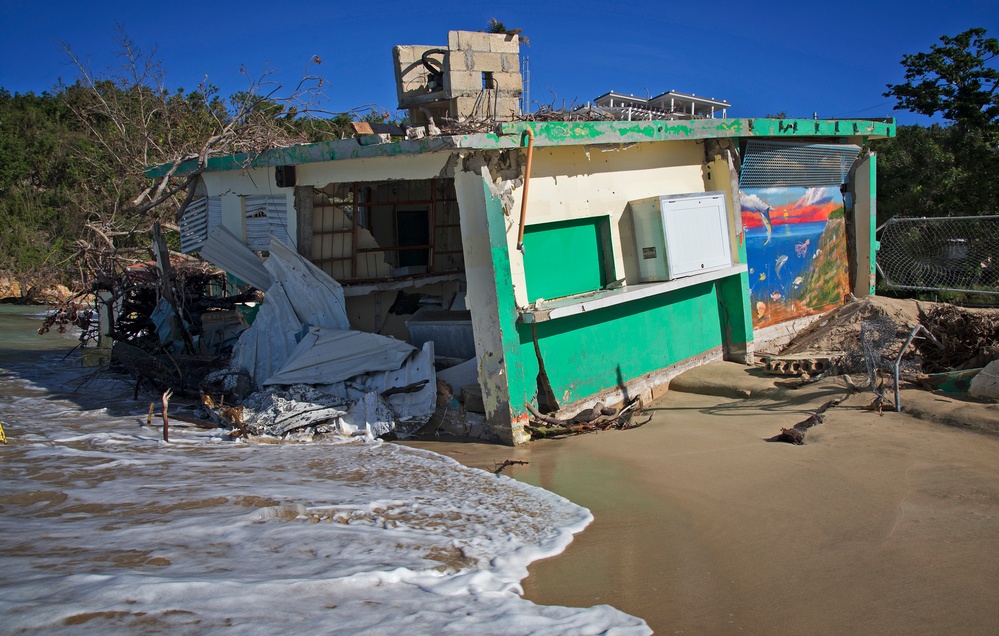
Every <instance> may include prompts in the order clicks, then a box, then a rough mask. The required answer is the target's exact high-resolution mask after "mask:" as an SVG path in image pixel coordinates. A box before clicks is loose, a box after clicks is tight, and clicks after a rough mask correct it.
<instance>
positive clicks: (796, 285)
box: [791, 276, 804, 289]
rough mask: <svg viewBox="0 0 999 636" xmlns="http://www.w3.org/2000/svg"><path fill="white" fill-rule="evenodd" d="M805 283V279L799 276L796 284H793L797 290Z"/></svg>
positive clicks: (795, 280) (795, 281)
mask: <svg viewBox="0 0 999 636" xmlns="http://www.w3.org/2000/svg"><path fill="white" fill-rule="evenodd" d="M803 282H804V279H803V278H802V277H801V276H799V277H797V278H795V279H794V282H792V283H791V284H792V285H794V288H795V289H798V288H799V287H801V283H803Z"/></svg>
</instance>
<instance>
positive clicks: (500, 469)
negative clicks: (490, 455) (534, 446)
mask: <svg viewBox="0 0 999 636" xmlns="http://www.w3.org/2000/svg"><path fill="white" fill-rule="evenodd" d="M529 463H530V462H522V461H519V460H516V459H507V460H506V461H504V462H503V463H502V464H500V465H499V466H498V467H497V468H496V470H494V471H493V474H494V475H499V474H500V473H501V472H503V469H504V468H506V467H507V466H527V465H528V464H529Z"/></svg>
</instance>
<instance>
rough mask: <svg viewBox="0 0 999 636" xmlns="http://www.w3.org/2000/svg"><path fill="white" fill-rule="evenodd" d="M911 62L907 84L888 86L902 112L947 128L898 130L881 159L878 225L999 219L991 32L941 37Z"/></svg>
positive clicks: (998, 127)
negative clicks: (919, 219)
mask: <svg viewBox="0 0 999 636" xmlns="http://www.w3.org/2000/svg"><path fill="white" fill-rule="evenodd" d="M940 41H941V44H939V45H933V46H931V47H930V51H929V52H928V53H915V54H912V55H905V56H903V58H902V65H903V66H904V67H905V69H906V70H905V80H906V81H905V82H904V83H901V84H889V85H888V89H889V90H888V92H887V93H885V95H886V96H894V97H895V98H896V99H897V100H898V103H897V104H896V106H895V108H896V110H909V111H912V112H915V113H919V114H922V115H929V116H933V115H940V116H942V117H943V118H944V119H945V120H947V122H948V123H947V124H946V125H941V124H933V125H931V126H929V127H924V126H899V127H898V129H897V136H896V137H895V138H894V139H884V140H879V141H876V142H873V143H872V144H871V145H872V147H873V149H875V150H876V151H877V152H878V221H879V223H883V222H884V221H886V220H888V219H889V218H891V217H892V216H895V215H901V216H965V215H980V214H999V152H997V149H996V145H997V143H999V69H997V68H996V64H997V60H999V43H997V41H996V39H995V38H989V37H987V34H986V31H985V29H979V28H975V29H969V30H967V31H965V32H964V33H961V34H959V35H956V36H954V37H947V36H943V37H941V38H940Z"/></svg>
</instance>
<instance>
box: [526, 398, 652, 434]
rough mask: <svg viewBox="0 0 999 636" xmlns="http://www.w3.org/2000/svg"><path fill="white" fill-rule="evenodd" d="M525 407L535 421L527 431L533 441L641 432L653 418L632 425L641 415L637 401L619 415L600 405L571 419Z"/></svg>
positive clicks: (629, 404)
mask: <svg viewBox="0 0 999 636" xmlns="http://www.w3.org/2000/svg"><path fill="white" fill-rule="evenodd" d="M525 406H526V407H527V410H528V411H529V412H530V413H531V415H532V416H533V419H534V423H532V424H530V425H528V426H527V427H526V428H527V430H528V431H529V432H530V433H531V439H539V438H552V437H564V436H567V435H580V434H582V433H592V432H595V431H606V430H610V429H616V430H622V431H623V430H627V429H630V428H638V427H639V426H642V425H644V424H647V423H648V422H649V420H651V419H652V416H651V415H650V416H649V417H648V418H647V419H645V420H644V421H642V422H637V423H636V422H634V421H633V418H634V415H635V414H636V413H637V412H640V411H642V402H641V400H639V399H638V398H635V399H633V400H631V401H630V402H628V404H626V405H625V406H624V408H622V409H621V410H620V411H618V410H617V409H614V408H610V407H606V406H604V405H603V403H601V402H598V403H597V404H595V405H594V406H593V407H591V408H588V409H583V410H582V411H580V412H579V413H576V415H574V416H572V417H570V418H568V419H560V418H557V417H553V416H551V415H545V414H543V413H541V412H540V411H539V410H538V409H537V408H535V407H534V406H533V405H532V404H530V403H528V404H526V405H525Z"/></svg>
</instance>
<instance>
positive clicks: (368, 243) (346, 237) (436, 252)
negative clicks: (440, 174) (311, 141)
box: [312, 179, 464, 282]
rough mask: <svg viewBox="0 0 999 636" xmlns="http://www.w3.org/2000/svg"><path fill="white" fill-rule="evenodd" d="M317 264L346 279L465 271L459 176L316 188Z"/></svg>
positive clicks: (314, 249)
mask: <svg viewBox="0 0 999 636" xmlns="http://www.w3.org/2000/svg"><path fill="white" fill-rule="evenodd" d="M312 226H313V235H312V258H313V262H314V263H315V264H316V265H318V266H319V267H320V268H322V269H323V270H324V271H325V272H326V273H327V274H329V275H330V276H332V277H333V278H335V279H337V280H340V281H349V282H361V281H378V280H387V279H391V278H396V277H402V276H421V275H435V274H442V273H449V272H462V271H464V254H463V249H462V245H461V225H460V222H459V218H458V203H457V197H456V195H455V191H454V180H453V179H430V180H420V181H385V182H371V183H333V184H329V185H327V186H326V187H325V188H322V189H316V190H314V199H313V219H312Z"/></svg>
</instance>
